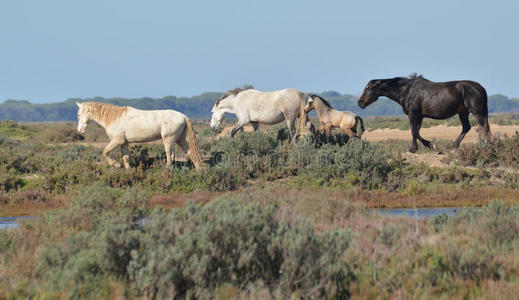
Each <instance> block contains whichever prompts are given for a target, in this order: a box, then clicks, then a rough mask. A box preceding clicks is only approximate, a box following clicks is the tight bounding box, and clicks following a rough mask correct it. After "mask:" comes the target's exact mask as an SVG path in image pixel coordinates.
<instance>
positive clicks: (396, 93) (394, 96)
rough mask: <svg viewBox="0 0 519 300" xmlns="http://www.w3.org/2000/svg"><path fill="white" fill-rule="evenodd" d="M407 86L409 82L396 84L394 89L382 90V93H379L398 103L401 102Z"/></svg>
mask: <svg viewBox="0 0 519 300" xmlns="http://www.w3.org/2000/svg"><path fill="white" fill-rule="evenodd" d="M409 86H410V85H409V84H405V85H402V86H398V87H396V88H394V89H391V90H387V91H383V93H381V94H380V95H381V96H384V97H387V98H389V99H391V100H393V101H395V102H396V103H398V104H402V99H403V96H404V94H405V93H406V92H407V90H408V88H409Z"/></svg>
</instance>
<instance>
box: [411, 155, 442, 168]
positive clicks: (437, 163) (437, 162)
mask: <svg viewBox="0 0 519 300" xmlns="http://www.w3.org/2000/svg"><path fill="white" fill-rule="evenodd" d="M402 157H403V158H405V160H406V162H408V163H411V164H420V163H424V164H426V165H428V166H429V167H442V168H446V167H448V166H449V164H447V163H445V162H444V161H446V158H447V155H446V154H438V153H424V154H417V153H410V152H404V153H402Z"/></svg>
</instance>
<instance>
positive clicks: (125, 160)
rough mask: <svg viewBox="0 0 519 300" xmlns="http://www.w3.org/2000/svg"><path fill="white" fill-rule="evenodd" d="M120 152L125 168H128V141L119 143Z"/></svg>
mask: <svg viewBox="0 0 519 300" xmlns="http://www.w3.org/2000/svg"><path fill="white" fill-rule="evenodd" d="M121 152H122V153H123V164H124V168H125V169H129V168H130V149H129V146H128V143H124V144H123V145H121Z"/></svg>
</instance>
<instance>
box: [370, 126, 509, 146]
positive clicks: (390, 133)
mask: <svg viewBox="0 0 519 300" xmlns="http://www.w3.org/2000/svg"><path fill="white" fill-rule="evenodd" d="M490 130H491V132H492V134H493V135H494V136H496V137H499V136H512V135H515V133H516V132H519V126H517V125H513V126H501V125H495V124H490ZM460 132H461V126H459V127H458V126H446V125H439V126H434V127H429V128H422V129H421V130H420V135H421V136H422V137H423V138H424V139H427V140H431V139H436V140H451V141H454V140H455V139H456V138H457V137H458V136H459V135H460ZM362 138H365V139H366V140H368V141H371V142H379V141H386V140H408V141H409V142H411V130H400V129H388V128H384V129H375V130H369V131H367V132H364V134H363V135H362ZM477 142H478V132H477V131H476V129H475V128H472V129H471V130H470V131H469V132H468V133H467V135H466V136H465V138H464V139H463V141H462V143H477Z"/></svg>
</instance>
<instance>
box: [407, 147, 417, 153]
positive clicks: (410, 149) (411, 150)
mask: <svg viewBox="0 0 519 300" xmlns="http://www.w3.org/2000/svg"><path fill="white" fill-rule="evenodd" d="M417 150H418V147H416V148H415V147H411V148H409V152H411V153H416V151H417Z"/></svg>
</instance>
